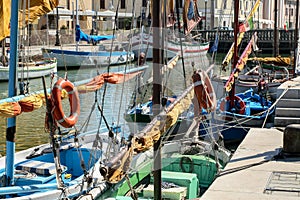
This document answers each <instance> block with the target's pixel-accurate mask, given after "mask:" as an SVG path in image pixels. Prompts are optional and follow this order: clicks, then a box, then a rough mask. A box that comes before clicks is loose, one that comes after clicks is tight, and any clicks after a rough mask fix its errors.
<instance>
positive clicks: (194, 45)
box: [131, 34, 209, 59]
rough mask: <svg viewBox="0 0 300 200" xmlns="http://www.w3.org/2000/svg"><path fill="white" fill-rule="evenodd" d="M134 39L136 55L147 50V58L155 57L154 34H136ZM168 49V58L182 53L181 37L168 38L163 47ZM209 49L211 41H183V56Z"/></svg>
mask: <svg viewBox="0 0 300 200" xmlns="http://www.w3.org/2000/svg"><path fill="white" fill-rule="evenodd" d="M131 41H132V51H133V52H134V54H135V56H136V57H138V55H139V54H140V53H141V52H144V53H145V52H147V54H146V57H147V59H152V58H153V39H152V35H150V36H149V35H148V34H143V36H141V35H140V34H139V35H135V36H133V37H132V38H131ZM163 49H164V51H166V56H167V57H168V58H172V57H174V56H175V55H181V54H182V53H181V44H180V41H179V39H176V40H175V39H174V40H168V41H166V44H165V47H164V48H163ZM208 49H209V42H205V43H198V42H196V41H191V42H187V41H184V42H182V52H183V55H182V56H183V57H185V58H187V57H195V56H199V55H205V54H206V53H207V51H208Z"/></svg>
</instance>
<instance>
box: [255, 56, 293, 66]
mask: <svg viewBox="0 0 300 200" xmlns="http://www.w3.org/2000/svg"><path fill="white" fill-rule="evenodd" d="M249 60H254V61H259V62H262V63H265V64H273V65H277V66H289V65H293V64H294V60H293V59H292V60H291V58H290V57H281V56H277V57H264V58H258V57H255V58H249Z"/></svg>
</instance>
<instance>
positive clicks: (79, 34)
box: [76, 25, 114, 43]
mask: <svg viewBox="0 0 300 200" xmlns="http://www.w3.org/2000/svg"><path fill="white" fill-rule="evenodd" d="M113 38H114V36H113V35H103V36H100V35H88V34H86V33H84V32H83V31H82V30H81V29H80V26H79V25H76V41H77V42H78V41H86V42H88V43H94V42H99V41H102V40H111V39H113Z"/></svg>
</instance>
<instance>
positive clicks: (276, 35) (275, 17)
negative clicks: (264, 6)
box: [273, 0, 279, 57]
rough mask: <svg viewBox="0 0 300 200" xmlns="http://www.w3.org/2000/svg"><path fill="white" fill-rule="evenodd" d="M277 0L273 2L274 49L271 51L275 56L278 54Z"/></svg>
mask: <svg viewBox="0 0 300 200" xmlns="http://www.w3.org/2000/svg"><path fill="white" fill-rule="evenodd" d="M277 4H278V3H277V0H275V4H274V51H273V56H274V57H277V56H278V55H279V51H278V48H279V47H278V29H277V26H278V19H277V18H278V17H277V13H278V5H277Z"/></svg>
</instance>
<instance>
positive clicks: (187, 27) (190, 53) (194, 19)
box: [130, 0, 209, 59]
mask: <svg viewBox="0 0 300 200" xmlns="http://www.w3.org/2000/svg"><path fill="white" fill-rule="evenodd" d="M174 2H175V1H174V0H169V1H167V8H168V9H166V12H167V15H168V18H169V19H170V20H169V21H168V22H167V23H168V26H169V27H168V37H167V38H166V41H165V44H164V47H163V48H164V51H165V55H166V57H167V58H173V57H174V56H176V55H177V54H178V53H179V54H181V53H182V54H183V55H181V56H183V57H185V58H187V57H194V56H199V55H201V54H202V55H203V54H206V53H207V51H208V49H209V42H199V41H195V40H194V39H193V38H192V37H191V36H189V34H190V32H191V31H192V29H194V27H195V26H196V25H197V24H198V23H199V22H200V21H201V17H200V16H199V13H198V7H197V0H185V1H184V8H183V13H182V14H180V15H181V16H182V18H183V23H184V25H183V26H184V31H183V32H184V33H180V32H179V33H178V32H177V30H176V29H175V25H176V23H177V22H178V21H177V20H179V19H176V20H175V14H176V13H175V12H174V10H175V9H174V6H175V3H174ZM178 6H179V5H178ZM150 7H151V5H150ZM189 12H190V13H189ZM150 15H151V14H150ZM178 16H179V14H178ZM180 23H181V22H180ZM178 24H179V23H178ZM180 26H181V25H180ZM130 40H131V44H132V51H133V52H134V53H135V56H138V55H139V54H140V52H144V53H147V54H146V57H147V59H152V58H153V51H152V49H153V44H154V41H153V35H152V33H151V30H150V31H149V32H146V31H145V28H144V27H142V29H141V31H140V32H139V33H137V34H135V35H133V37H132V38H130ZM181 40H182V41H181Z"/></svg>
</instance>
